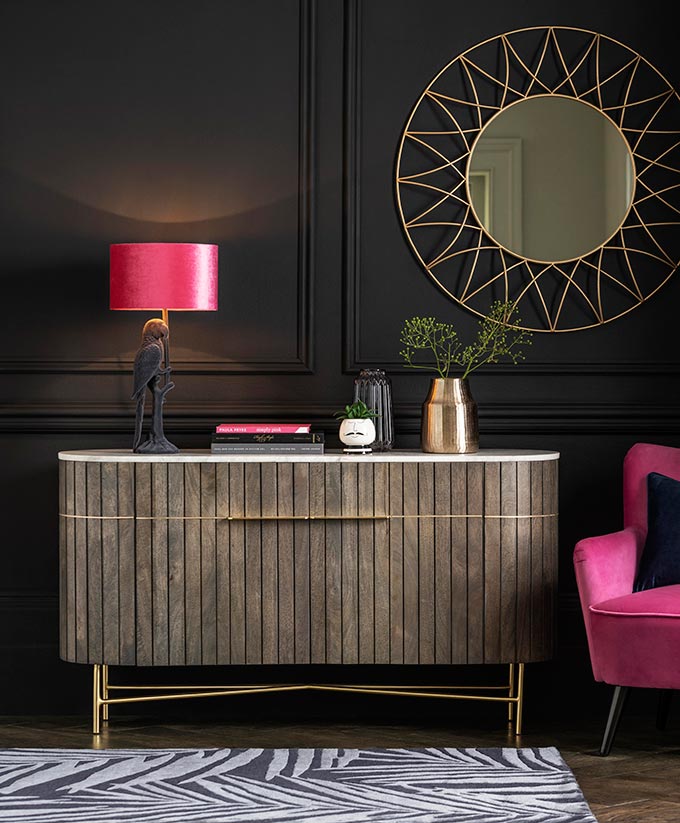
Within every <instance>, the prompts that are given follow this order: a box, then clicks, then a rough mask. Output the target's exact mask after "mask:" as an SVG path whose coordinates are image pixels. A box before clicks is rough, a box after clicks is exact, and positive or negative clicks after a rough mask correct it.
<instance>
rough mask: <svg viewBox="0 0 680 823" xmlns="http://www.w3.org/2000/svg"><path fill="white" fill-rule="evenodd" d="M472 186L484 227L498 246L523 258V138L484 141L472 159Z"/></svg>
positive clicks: (477, 212)
mask: <svg viewBox="0 0 680 823" xmlns="http://www.w3.org/2000/svg"><path fill="white" fill-rule="evenodd" d="M482 180H484V181H485V183H482ZM484 185H486V190H485V189H484V187H483V186H484ZM468 186H469V188H470V203H471V204H472V208H473V209H474V211H475V214H476V215H477V219H478V220H479V222H480V223H481V225H482V226H483V227H484V228H485V229H486V231H487V232H488V233H489V234H490V235H492V237H493V238H494V240H495V241H496V242H497V243H500V244H501V245H502V246H505V247H506V248H508V249H512V250H513V251H515V252H517V253H519V254H521V251H522V140H521V138H519V137H483V136H482V137H480V138H479V139H478V140H477V142H476V143H475V146H474V150H473V153H472V155H471V163H470V169H469V171H468Z"/></svg>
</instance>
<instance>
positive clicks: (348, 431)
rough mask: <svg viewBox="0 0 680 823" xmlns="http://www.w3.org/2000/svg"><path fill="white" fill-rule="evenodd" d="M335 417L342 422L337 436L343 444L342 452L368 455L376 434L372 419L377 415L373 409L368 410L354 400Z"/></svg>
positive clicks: (360, 402) (364, 404)
mask: <svg viewBox="0 0 680 823" xmlns="http://www.w3.org/2000/svg"><path fill="white" fill-rule="evenodd" d="M335 416H336V417H337V418H339V419H340V420H341V421H342V422H341V423H340V431H339V433H338V434H339V436H340V440H341V442H342V443H344V444H345V448H344V449H343V451H344V452H346V453H347V454H369V453H370V452H371V451H372V449H371V443H372V442H373V441H374V440H375V434H376V433H375V424H374V423H373V418H374V417H377V416H378V414H377V413H376V411H375V409H369V407H368V406H367V405H366V403H364V401H363V400H355V401H354V403H351V404H350V405H349V406H345V408H344V409H343V410H342V411H339V412H336V413H335Z"/></svg>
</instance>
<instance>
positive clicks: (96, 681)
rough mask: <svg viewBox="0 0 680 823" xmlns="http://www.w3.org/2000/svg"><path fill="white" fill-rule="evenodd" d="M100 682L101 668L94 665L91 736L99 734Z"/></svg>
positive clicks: (98, 665)
mask: <svg viewBox="0 0 680 823" xmlns="http://www.w3.org/2000/svg"><path fill="white" fill-rule="evenodd" d="M101 682H102V667H101V665H100V664H99V663H95V664H94V667H93V669H92V734H99V733H100V732H101V710H102V697H101Z"/></svg>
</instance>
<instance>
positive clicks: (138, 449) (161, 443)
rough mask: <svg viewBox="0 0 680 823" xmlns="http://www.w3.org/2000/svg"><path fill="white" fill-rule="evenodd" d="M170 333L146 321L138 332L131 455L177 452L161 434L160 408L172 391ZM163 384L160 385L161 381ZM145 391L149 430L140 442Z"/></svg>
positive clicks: (156, 321) (163, 325) (160, 323)
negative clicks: (148, 394) (149, 400)
mask: <svg viewBox="0 0 680 823" xmlns="http://www.w3.org/2000/svg"><path fill="white" fill-rule="evenodd" d="M169 337H170V330H169V328H168V326H167V324H166V323H164V322H163V321H162V320H159V319H153V320H147V322H146V323H145V324H144V328H143V329H142V345H141V346H140V347H139V350H138V351H137V354H136V355H135V364H134V372H133V373H134V389H133V392H132V399H133V400H136V401H137V411H136V415H135V439H134V441H133V443H132V451H133V452H135V453H136V454H175V453H176V452H178V451H179V449H178V448H177V446H175V445H173V444H172V443H171V442H170V441H169V440H168V439H167V438H166V437H165V435H164V434H163V404H164V403H165V395H166V394H167V393H168V392H169V391H170V390H171V389H174V387H175V384H174V383H173V382H171V380H170V376H169V375H170V362H169V356H168V338H169ZM163 377H165V382H164V383H163V385H161V381H162V378H163ZM147 389H148V390H149V391H150V392H151V398H152V403H153V405H152V408H151V426H150V431H149V436H148V437H147V439H146V440H144V442H142V428H143V425H144V401H145V398H146V392H147Z"/></svg>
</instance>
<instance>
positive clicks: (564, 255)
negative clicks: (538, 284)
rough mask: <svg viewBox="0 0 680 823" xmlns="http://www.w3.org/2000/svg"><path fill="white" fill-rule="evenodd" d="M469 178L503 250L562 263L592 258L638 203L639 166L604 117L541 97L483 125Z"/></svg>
mask: <svg viewBox="0 0 680 823" xmlns="http://www.w3.org/2000/svg"><path fill="white" fill-rule="evenodd" d="M466 179H467V183H468V196H469V198H470V203H471V205H472V209H473V211H474V213H475V216H476V217H477V220H478V221H479V223H480V225H481V226H483V227H484V228H485V229H486V231H487V232H488V233H489V235H490V236H491V237H492V238H493V239H494V240H495V241H496V242H497V243H498V244H499V246H503V247H504V248H506V249H508V250H509V251H511V252H513V253H514V254H520V255H524V256H525V257H527V258H529V259H531V260H541V261H546V262H550V263H555V262H559V261H563V260H572V259H574V258H576V257H583V256H584V255H586V254H589V253H590V252H592V251H594V250H595V249H597V248H598V247H599V246H601V245H602V244H603V243H606V242H607V241H608V240H609V239H610V238H611V237H612V235H613V234H614V233H615V232H616V231H618V229H619V228H620V226H621V224H622V223H623V220H624V218H625V216H626V214H627V213H628V209H629V208H630V205H631V202H632V195H633V161H632V158H631V154H630V149H629V148H628V144H627V143H626V141H625V139H624V138H623V135H622V134H621V132H620V131H619V130H618V129H617V128H616V126H615V125H614V124H613V123H612V121H611V120H610V119H609V118H608V117H607V116H606V115H605V114H604V113H603V112H601V111H599V110H598V109H596V108H594V107H593V106H590V105H588V104H586V103H583V102H581V101H580V100H574V99H573V98H570V97H561V96H557V95H554V96H542V95H541V96H536V97H531V98H529V99H528V100H521V101H519V102H518V103H516V104H514V105H513V106H508V107H507V108H505V109H503V110H502V111H500V112H499V113H498V114H497V115H496V116H495V117H493V118H492V119H491V120H490V121H489V122H488V123H487V124H486V126H484V128H483V129H482V131H481V132H480V133H479V137H478V138H477V140H476V141H475V144H474V146H473V147H472V151H471V152H470V162H469V165H468V171H467V175H466ZM516 201H517V205H515V202H516Z"/></svg>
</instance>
